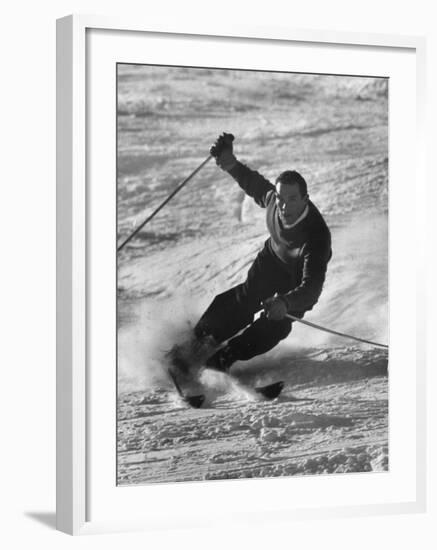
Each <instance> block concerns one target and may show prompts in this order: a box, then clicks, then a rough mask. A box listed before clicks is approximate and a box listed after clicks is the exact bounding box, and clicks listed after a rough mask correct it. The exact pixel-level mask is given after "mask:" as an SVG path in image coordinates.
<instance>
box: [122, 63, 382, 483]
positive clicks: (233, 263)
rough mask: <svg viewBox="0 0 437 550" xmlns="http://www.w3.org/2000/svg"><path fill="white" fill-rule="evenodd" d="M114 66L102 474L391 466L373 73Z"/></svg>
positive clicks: (267, 474) (134, 477)
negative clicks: (109, 447) (110, 395)
mask: <svg viewBox="0 0 437 550" xmlns="http://www.w3.org/2000/svg"><path fill="white" fill-rule="evenodd" d="M116 71H117V75H116V78H117V86H116V92H117V97H116V109H117V143H116V152H117V289H116V292H117V373H116V376H117V457H116V458H117V484H118V485H121V486H128V485H140V484H150V483H169V482H190V481H191V482H192V481H207V480H208V481H212V480H233V479H247V478H272V477H281V476H307V475H328V474H329V475H331V474H337V475H340V474H352V473H364V472H366V473H368V474H369V475H372V474H377V473H378V472H383V471H388V470H389V425H388V417H389V392H388V389H389V376H388V371H389V369H388V365H389V361H388V359H389V356H388V322H389V319H388V310H389V301H388V290H389V289H388V265H389V262H388V216H389V209H388V205H389V177H388V173H389V149H388V132H389V121H388V94H389V80H388V78H383V77H374V76H372V75H363V76H348V75H334V74H306V73H290V72H273V71H261V70H260V71H253V70H245V69H244V68H242V69H224V68H198V67H182V66H157V65H142V64H128V63H118V64H117V66H116Z"/></svg>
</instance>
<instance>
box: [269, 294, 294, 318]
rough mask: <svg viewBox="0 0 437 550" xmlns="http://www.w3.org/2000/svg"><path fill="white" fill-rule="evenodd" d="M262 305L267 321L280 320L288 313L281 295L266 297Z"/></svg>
mask: <svg viewBox="0 0 437 550" xmlns="http://www.w3.org/2000/svg"><path fill="white" fill-rule="evenodd" d="M263 306H264V311H265V312H266V315H267V319H268V320H269V321H281V320H282V319H285V316H286V315H287V313H288V307H287V302H286V301H285V298H283V297H282V296H273V297H272V298H267V300H265V302H264V303H263Z"/></svg>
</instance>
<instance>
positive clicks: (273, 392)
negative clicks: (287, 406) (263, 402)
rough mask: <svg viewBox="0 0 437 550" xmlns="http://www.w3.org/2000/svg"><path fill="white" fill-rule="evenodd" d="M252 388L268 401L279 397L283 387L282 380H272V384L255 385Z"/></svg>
mask: <svg viewBox="0 0 437 550" xmlns="http://www.w3.org/2000/svg"><path fill="white" fill-rule="evenodd" d="M254 389H255V392H256V393H259V394H260V395H262V396H263V397H264V398H265V399H268V400H269V401H270V400H273V399H276V398H277V397H279V395H280V394H281V392H282V390H283V389H284V382H283V381H282V380H280V381H279V382H273V383H272V384H267V385H266V386H257V387H255V388H254Z"/></svg>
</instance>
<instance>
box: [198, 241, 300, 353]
mask: <svg viewBox="0 0 437 550" xmlns="http://www.w3.org/2000/svg"><path fill="white" fill-rule="evenodd" d="M296 286H297V283H296V277H293V275H292V274H290V273H289V272H288V271H287V270H286V269H285V267H284V266H282V265H281V263H280V260H278V259H277V258H276V257H275V256H273V253H272V252H271V251H270V248H269V247H268V245H267V244H266V246H264V248H263V249H262V250H261V251H260V252H259V253H258V255H257V257H256V259H255V261H254V262H253V264H252V266H251V267H250V269H249V271H248V274H247V279H246V281H245V282H244V283H242V284H240V285H237V286H235V287H233V288H231V289H229V290H227V291H226V292H223V293H222V294H218V295H217V296H216V297H215V298H214V300H213V301H212V303H211V304H210V305H209V307H208V308H207V310H206V311H205V313H204V314H203V315H202V317H201V318H200V320H199V322H198V323H197V325H196V326H195V328H194V331H195V334H196V336H197V337H202V336H204V335H206V334H210V335H212V336H213V337H214V338H215V340H216V341H217V342H219V343H222V342H224V341H225V340H229V339H230V338H231V340H229V342H228V345H229V346H230V348H231V350H232V354H233V356H234V357H235V358H236V359H238V360H242V361H244V360H247V359H250V358H252V357H254V356H256V355H260V354H262V353H266V352H267V351H269V350H270V349H272V348H273V347H275V346H276V345H277V344H278V342H280V340H283V339H284V338H286V337H287V336H288V334H289V333H290V331H291V326H292V323H293V321H292V320H291V319H288V318H285V319H281V320H280V321H272V320H269V319H267V317H266V315H265V314H264V313H262V314H261V315H260V316H259V317H258V318H257V319H256V320H254V318H255V314H256V313H257V312H258V311H260V310H262V309H263V306H262V302H263V301H264V300H266V298H270V297H271V296H274V295H275V294H276V293H278V294H285V293H286V292H289V291H290V290H293V288H295V287H296ZM290 313H291V314H292V315H294V316H295V317H299V318H301V317H303V315H304V312H298V311H295V312H290ZM243 329H245V330H244V331H243V332H241V334H238V333H240V331H242V330H243ZM232 337H233V338H232Z"/></svg>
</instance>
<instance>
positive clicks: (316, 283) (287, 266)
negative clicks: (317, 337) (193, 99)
mask: <svg viewBox="0 0 437 550" xmlns="http://www.w3.org/2000/svg"><path fill="white" fill-rule="evenodd" d="M233 139H234V138H233V136H232V135H231V134H222V135H221V136H220V137H219V138H218V139H217V140H216V142H215V143H214V145H213V146H212V147H211V150H210V152H211V155H212V156H213V157H215V159H216V163H217V165H218V166H219V167H220V168H221V169H222V170H224V171H226V172H228V173H229V174H230V175H231V176H232V177H233V178H234V179H235V180H236V181H237V183H238V184H239V185H240V187H241V188H242V189H243V190H244V191H245V193H246V194H247V195H249V196H250V197H252V198H253V199H254V200H255V202H256V203H257V204H258V205H259V206H261V207H262V208H265V209H266V221H267V228H268V230H269V233H270V237H269V238H268V239H267V241H266V242H265V244H264V248H263V249H262V250H261V251H260V252H259V253H258V255H257V257H256V258H255V261H254V262H253V264H252V266H251V267H250V269H249V272H248V274H247V278H246V280H245V282H243V283H242V284H239V285H237V286H236V287H234V288H231V289H230V290H227V291H226V292H224V293H222V294H219V295H218V296H216V297H215V298H214V300H213V301H212V303H211V304H210V306H209V307H208V308H207V310H206V311H205V312H204V314H203V315H202V317H201V318H200V320H199V322H198V323H197V325H196V326H195V328H194V334H195V342H196V343H197V349H203V352H204V350H205V349H207V350H208V349H209V350H210V351H211V350H213V349H214V350H215V351H214V353H212V355H210V356H209V357H207V359H206V362H205V364H206V366H207V367H210V368H214V369H217V370H220V371H224V372H226V371H228V370H229V369H230V367H231V366H232V364H233V363H234V362H235V361H245V360H248V359H251V358H252V357H254V356H256V355H260V354H263V353H266V352H267V351H269V350H270V349H272V348H273V347H274V346H276V345H277V344H278V342H280V341H281V340H283V339H284V338H286V337H287V336H288V334H289V333H290V331H291V326H292V320H291V319H289V318H288V317H287V314H291V315H293V316H295V317H299V318H302V317H303V316H304V313H305V312H306V311H308V310H310V309H312V307H313V306H314V305H315V304H316V302H317V300H318V299H319V296H320V294H321V292H322V288H323V283H324V280H325V274H326V269H327V264H328V262H329V260H330V258H331V235H330V231H329V229H328V227H327V225H326V223H325V221H324V219H323V217H322V215H321V214H320V212H319V211H318V210H317V208H316V207H315V205H314V204H313V203H312V202H311V201H310V200H309V196H308V192H307V185H306V182H305V180H304V178H303V177H302V176H301V175H300V174H299V173H298V172H295V171H286V172H282V173H281V174H280V175H279V176H278V178H277V179H276V183H275V185H273V184H272V183H270V182H269V181H268V180H266V179H265V178H264V177H263V176H262V175H260V174H259V173H258V172H255V171H253V170H251V169H249V168H248V167H247V166H245V165H244V164H242V163H241V162H239V161H238V160H237V159H236V157H235V156H234V153H233V144H232V142H233ZM261 310H263V311H262V313H261V315H260V316H259V317H258V318H257V319H256V320H255V315H256V314H257V313H258V312H260V311H261ZM243 329H244V330H243ZM241 331H242V332H241ZM211 344H212V345H211ZM220 345H221V347H219V349H217V347H218V346H220ZM194 347H195V348H196V346H194ZM179 359H181V357H179ZM182 363H183V360H182Z"/></svg>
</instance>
